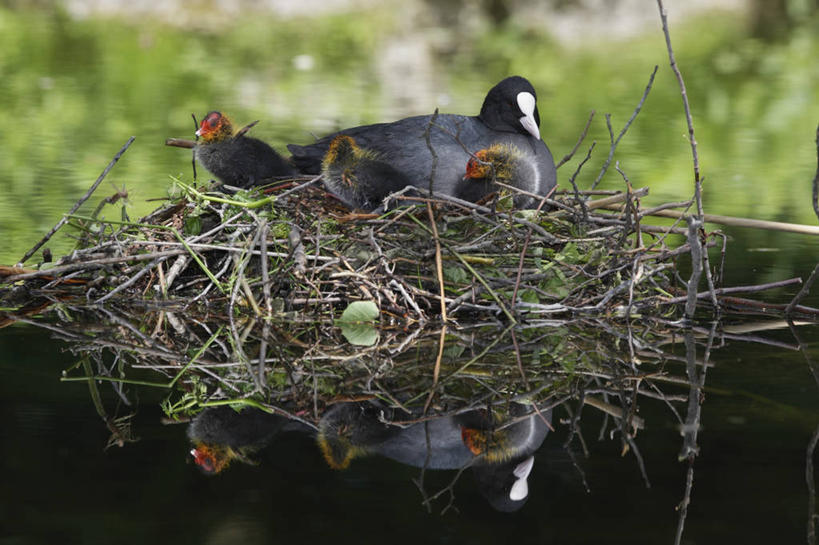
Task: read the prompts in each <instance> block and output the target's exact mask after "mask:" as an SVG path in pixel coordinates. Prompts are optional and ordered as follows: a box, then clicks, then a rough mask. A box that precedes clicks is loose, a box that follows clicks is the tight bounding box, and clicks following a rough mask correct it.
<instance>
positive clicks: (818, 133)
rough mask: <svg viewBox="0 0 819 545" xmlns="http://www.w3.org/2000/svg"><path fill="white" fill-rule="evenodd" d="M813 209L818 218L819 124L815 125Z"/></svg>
mask: <svg viewBox="0 0 819 545" xmlns="http://www.w3.org/2000/svg"><path fill="white" fill-rule="evenodd" d="M813 211H814V213H816V217H817V218H819V125H817V126H816V175H815V176H814V177H813Z"/></svg>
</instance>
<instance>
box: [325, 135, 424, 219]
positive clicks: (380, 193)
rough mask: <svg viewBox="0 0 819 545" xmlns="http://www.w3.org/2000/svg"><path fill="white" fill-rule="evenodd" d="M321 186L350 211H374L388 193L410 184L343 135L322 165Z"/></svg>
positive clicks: (377, 158) (331, 143)
mask: <svg viewBox="0 0 819 545" xmlns="http://www.w3.org/2000/svg"><path fill="white" fill-rule="evenodd" d="M321 173H322V177H323V179H324V185H325V186H326V187H327V189H328V190H329V191H330V192H332V193H333V194H335V195H336V196H337V197H338V198H339V199H341V200H342V202H344V204H346V205H347V206H349V207H350V208H354V209H355V208H360V209H362V210H367V211H370V210H374V209H377V208H379V207H380V206H381V204H382V201H383V200H384V198H385V197H386V196H387V195H389V194H390V193H394V192H396V191H400V190H402V189H404V188H405V187H406V186H408V185H412V184H411V183H410V180H409V179H408V178H407V177H406V176H405V175H404V174H402V173H401V172H399V171H398V170H396V169H394V168H393V167H392V166H390V165H389V164H387V163H385V162H384V161H381V160H380V159H379V157H378V154H377V153H375V152H373V151H371V150H368V149H362V148H360V147H359V146H358V145H356V142H355V140H354V139H353V138H352V137H350V136H346V135H343V134H340V135H338V136H336V137H335V138H333V141H332V142H330V147H329V149H328V150H327V153H326V154H325V155H324V160H323V161H322V165H321Z"/></svg>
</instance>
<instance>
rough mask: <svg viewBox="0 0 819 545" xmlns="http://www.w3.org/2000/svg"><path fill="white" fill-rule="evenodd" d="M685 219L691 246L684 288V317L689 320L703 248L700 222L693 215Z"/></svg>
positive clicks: (693, 304)
mask: <svg viewBox="0 0 819 545" xmlns="http://www.w3.org/2000/svg"><path fill="white" fill-rule="evenodd" d="M687 220H688V246H689V247H690V248H691V277H690V278H689V279H688V286H687V289H686V292H687V298H686V303H685V317H686V318H688V319H689V320H693V319H694V312H695V311H696V309H697V285H698V284H699V282H700V275H702V261H703V260H702V254H703V248H702V243H701V242H700V227H702V223H700V220H698V219H697V218H695V217H694V216H688V218H687ZM712 292H713V290H712Z"/></svg>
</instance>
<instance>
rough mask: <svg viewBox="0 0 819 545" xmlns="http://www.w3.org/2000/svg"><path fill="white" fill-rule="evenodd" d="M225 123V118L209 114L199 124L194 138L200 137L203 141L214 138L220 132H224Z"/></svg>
mask: <svg viewBox="0 0 819 545" xmlns="http://www.w3.org/2000/svg"><path fill="white" fill-rule="evenodd" d="M226 125H227V123H225V118H224V116H222V114H221V113H219V112H210V113H209V114H208V115H206V116H205V118H204V119H203V120H202V123H200V124H199V130H198V131H196V136H201V137H202V138H204V139H205V140H209V139H212V138H214V137H215V136H216V135H217V134H219V133H220V132H224V129H225V128H226Z"/></svg>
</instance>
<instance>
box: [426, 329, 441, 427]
mask: <svg viewBox="0 0 819 545" xmlns="http://www.w3.org/2000/svg"><path fill="white" fill-rule="evenodd" d="M445 341H446V324H444V326H443V327H442V328H441V334H440V336H439V337H438V355H437V356H436V358H435V367H433V369H432V386H430V387H429V397H427V401H426V403H424V413H423V414H424V416H426V414H427V411H428V410H429V406H430V405H432V398H433V397H435V389H436V388H437V387H438V378H439V377H440V376H441V358H443V356H444V344H446V343H445Z"/></svg>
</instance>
